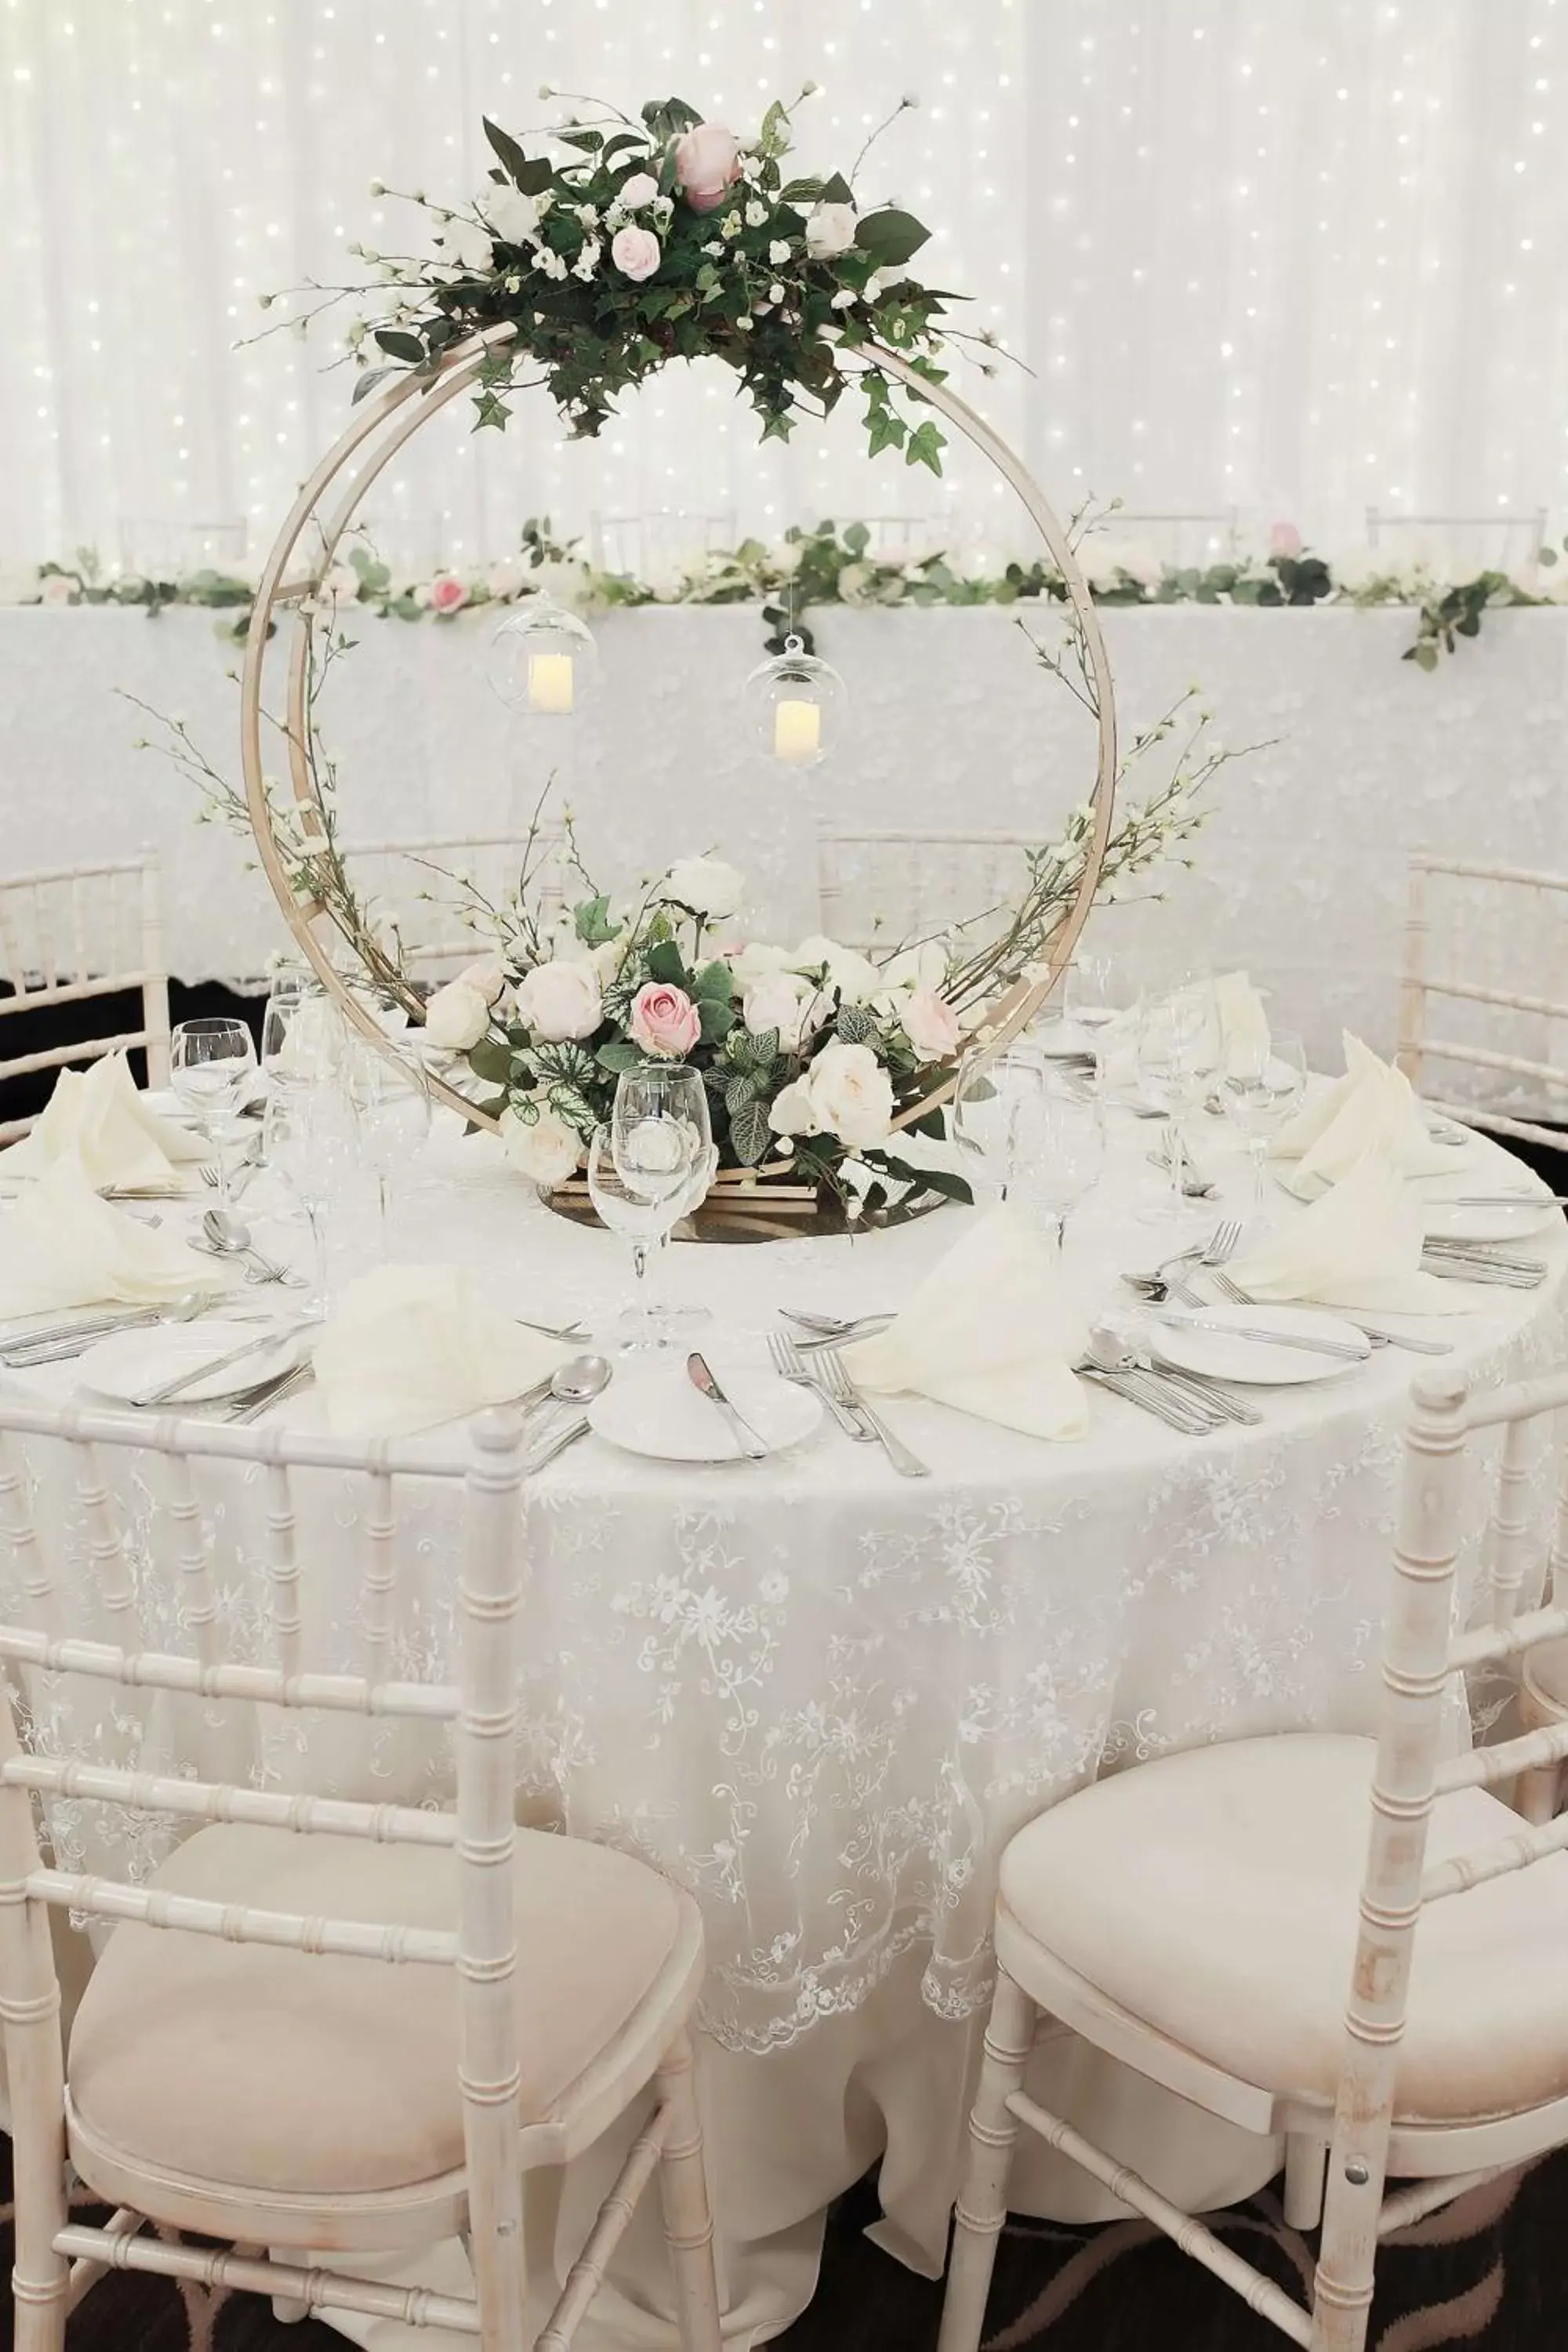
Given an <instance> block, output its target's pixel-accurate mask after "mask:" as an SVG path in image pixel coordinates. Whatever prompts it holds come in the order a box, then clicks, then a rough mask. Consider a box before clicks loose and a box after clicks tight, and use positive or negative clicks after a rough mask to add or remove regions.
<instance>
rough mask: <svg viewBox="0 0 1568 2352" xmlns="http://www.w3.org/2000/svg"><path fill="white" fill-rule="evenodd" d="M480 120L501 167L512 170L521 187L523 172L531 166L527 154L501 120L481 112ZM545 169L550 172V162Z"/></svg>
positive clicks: (507, 170)
mask: <svg viewBox="0 0 1568 2352" xmlns="http://www.w3.org/2000/svg"><path fill="white" fill-rule="evenodd" d="M479 121H481V122H482V123H483V124H484V129H485V137H486V138H487V139H488V140H489V142H490V145H491V147H492V149H493V150H494V152H495V154H496V157H497V159H498V161H499V162H500V166H501V169H502V170H503V171H504V172H510V174H511V177H512V178H513V180H515V181H516V183H517V184H518V186H519V187H520V188H521V186H522V184H523V181H522V174H523V173H525V172H526V171H527V170H528V168H529V164H528V158H527V156H526V155H525V154H524V153H523V152H522V149H521V147H520V146H519V145H518V143H517V141H516V140H515V139H514V138H513V137H512V135H511V133H510V131H503V130H502V129H501V127H500V123H499V122H492V121H490V119H489V115H488V114H481V115H480V117H479ZM545 169H546V171H547V172H548V170H549V165H548V164H546V166H545Z"/></svg>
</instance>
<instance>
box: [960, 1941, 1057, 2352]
mask: <svg viewBox="0 0 1568 2352" xmlns="http://www.w3.org/2000/svg"><path fill="white" fill-rule="evenodd" d="M1034 2038H1035V2004H1034V2002H1033V2001H1032V2000H1030V1999H1029V1996H1028V1994H1027V1993H1026V1992H1025V1991H1024V1990H1023V1988H1022V1987H1021V1986H1019V1985H1016V1984H1015V1983H1014V1981H1013V1979H1012V1978H1011V1977H1010V1976H1008V1975H1007V1974H1006V1973H1005V1970H1004V1971H999V1972H998V1975H997V1979H996V1997H995V1999H994V2001H993V2002H992V2004H991V2015H990V2018H989V2020H988V2021H987V2023H986V2027H985V2056H984V2063H983V2064H982V2066H981V2069H980V2083H979V2087H978V2088H977V2089H976V2091H975V2094H974V2105H973V2108H972V2109H971V2110H970V2116H969V2143H970V2145H969V2162H968V2165H967V2167H966V2168H965V2172H964V2178H963V2187H962V2189H960V2190H959V2192H958V2202H957V2205H956V2206H955V2208H954V2211H953V2219H954V2222H955V2225H956V2226H955V2228H954V2230H953V2233H952V2254H951V2255H950V2256H949V2258H948V2266H947V2294H946V2297H945V2299H944V2301H943V2303H942V2333H941V2335H940V2336H938V2338H937V2352H977V2347H978V2346H979V2343H980V2333H981V2329H982V2328H983V2327H984V2324H985V2299H986V2296H987V2295H988V2294H989V2293H990V2291H991V2273H992V2269H993V2267H994V2263H995V2261H996V2241H997V2238H998V2237H999V2236H1000V2234H1001V2230H1002V2224H1003V2222H1004V2221H1005V2220H1006V2218H1007V2175H1008V2173H1009V2172H1010V2171H1011V2169H1012V2165H1013V2148H1014V2144H1015V2142H1016V2139H1017V2137H1018V2123H1017V2118H1016V2116H1014V2115H1013V2114H1012V2113H1011V2112H1010V2110H1009V2108H1008V2105H1007V2101H1008V2100H1009V2099H1010V2098H1011V2097H1012V2095H1013V2093H1014V2092H1015V2091H1016V2090H1017V2089H1019V2088H1020V2086H1021V2085H1022V2083H1023V2080H1024V2068H1025V2065H1026V2063H1027V2060H1028V2055H1029V2051H1030V2047H1031V2045H1032V2043H1033V2042H1034Z"/></svg>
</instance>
